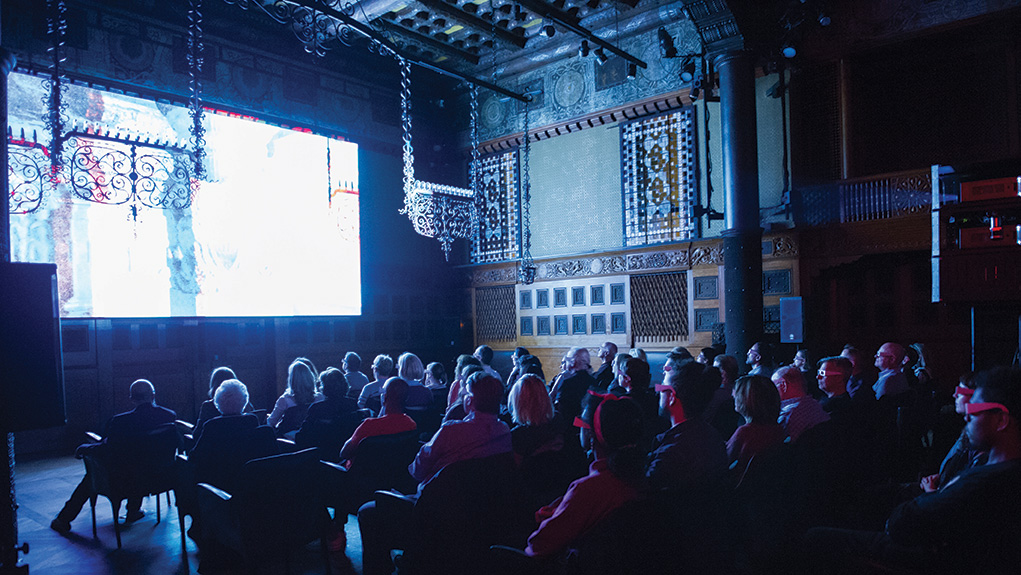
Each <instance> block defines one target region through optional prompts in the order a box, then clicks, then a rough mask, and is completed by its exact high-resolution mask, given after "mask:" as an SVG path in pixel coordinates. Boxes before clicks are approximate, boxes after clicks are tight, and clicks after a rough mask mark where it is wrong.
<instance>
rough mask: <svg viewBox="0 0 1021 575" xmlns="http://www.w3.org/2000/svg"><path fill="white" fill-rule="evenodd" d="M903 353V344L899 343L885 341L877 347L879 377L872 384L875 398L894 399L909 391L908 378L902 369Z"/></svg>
mask: <svg viewBox="0 0 1021 575" xmlns="http://www.w3.org/2000/svg"><path fill="white" fill-rule="evenodd" d="M904 355H905V352H904V346H902V345H900V344H899V343H893V342H887V343H884V344H883V345H882V346H880V347H879V351H877V352H876V368H878V369H879V379H878V380H876V383H875V385H873V386H872V391H874V392H876V399H883V398H884V397H888V398H890V399H894V400H896V399H897V398H898V397H899V396H902V395H903V394H905V393H908V392H909V391H910V386H909V385H908V380H907V378H906V377H905V376H904V372H903V370H902V366H903V364H904Z"/></svg>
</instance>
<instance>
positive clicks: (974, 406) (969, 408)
mask: <svg viewBox="0 0 1021 575" xmlns="http://www.w3.org/2000/svg"><path fill="white" fill-rule="evenodd" d="M993 409H999V410H1002V411H1003V413H1006V414H1009V413H1010V410H1008V409H1007V406H1005V405H1003V404H1002V403H991V402H989V403H987V402H982V403H968V404H966V405H965V406H964V412H965V413H967V414H968V415H975V414H976V413H982V412H983V411H991V410H993Z"/></svg>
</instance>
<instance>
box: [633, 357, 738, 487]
mask: <svg viewBox="0 0 1021 575" xmlns="http://www.w3.org/2000/svg"><path fill="white" fill-rule="evenodd" d="M718 387H720V372H719V370H717V369H716V368H715V367H708V366H705V365H702V364H701V363H697V362H695V361H687V362H682V363H681V364H679V365H678V366H677V367H673V368H671V369H670V371H668V372H666V374H665V378H664V382H663V384H662V385H657V386H656V391H657V392H658V393H659V409H660V412H661V413H662V414H664V415H666V416H667V417H669V418H670V423H671V425H672V427H671V428H670V429H669V430H667V432H666V433H663V434H661V435H659V436H658V437H656V439H655V441H654V442H653V445H652V454H651V455H650V456H649V463H648V465H647V466H646V468H645V478H646V481H647V483H648V486H649V487H650V488H651V489H654V490H660V489H682V488H687V487H692V486H701V485H705V484H707V483H710V482H713V481H716V480H719V479H721V478H723V477H724V476H725V475H726V473H727V468H728V466H729V460H728V459H727V448H726V445H725V444H724V442H723V438H722V437H720V434H719V432H717V431H716V430H715V429H713V427H712V426H711V425H709V423H707V422H706V421H705V420H704V419H703V418H702V413H703V412H704V411H705V408H706V406H707V405H709V401H710V400H711V399H712V397H713V392H714V391H715V390H716V389H717V388H718Z"/></svg>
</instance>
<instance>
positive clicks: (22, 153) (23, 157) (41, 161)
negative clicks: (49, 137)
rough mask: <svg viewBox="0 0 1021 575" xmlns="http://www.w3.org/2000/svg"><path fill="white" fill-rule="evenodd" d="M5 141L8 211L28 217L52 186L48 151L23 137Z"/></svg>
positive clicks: (36, 208) (39, 204)
mask: <svg viewBox="0 0 1021 575" xmlns="http://www.w3.org/2000/svg"><path fill="white" fill-rule="evenodd" d="M7 142H8V144H7V145H8V147H7V184H8V187H9V188H10V189H9V190H8V201H7V203H8V206H9V207H8V209H9V210H10V213H12V214H29V213H32V212H34V211H36V210H38V209H39V207H40V206H41V205H42V203H43V196H44V195H45V192H46V190H48V189H50V187H51V181H50V179H49V177H48V176H49V174H50V159H49V151H48V150H47V149H46V148H45V147H43V146H42V145H41V144H38V143H35V142H29V141H26V140H25V138H24V137H22V138H21V139H20V140H14V139H12V138H8V139H7Z"/></svg>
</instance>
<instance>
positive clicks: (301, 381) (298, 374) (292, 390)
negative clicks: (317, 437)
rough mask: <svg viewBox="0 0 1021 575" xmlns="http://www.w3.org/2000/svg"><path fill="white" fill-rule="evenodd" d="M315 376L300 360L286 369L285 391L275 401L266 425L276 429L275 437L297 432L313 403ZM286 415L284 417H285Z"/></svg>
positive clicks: (293, 362)
mask: <svg viewBox="0 0 1021 575" xmlns="http://www.w3.org/2000/svg"><path fill="white" fill-rule="evenodd" d="M315 394H316V376H315V374H314V373H313V372H312V368H310V367H309V366H308V364H307V363H305V362H303V361H301V358H299V359H296V360H294V361H292V362H291V365H290V367H288V368H287V389H286V390H284V393H283V394H282V395H281V396H280V397H279V398H278V399H277V402H276V404H275V405H274V406H273V412H272V413H270V414H269V418H268V419H267V420H266V423H267V424H268V425H269V426H270V427H273V428H276V433H277V436H280V437H282V436H283V435H284V434H286V433H289V432H292V431H297V429H298V428H300V427H301V424H302V422H303V421H305V415H306V414H307V413H308V406H310V405H312V402H313V401H315ZM285 414H286V417H285Z"/></svg>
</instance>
